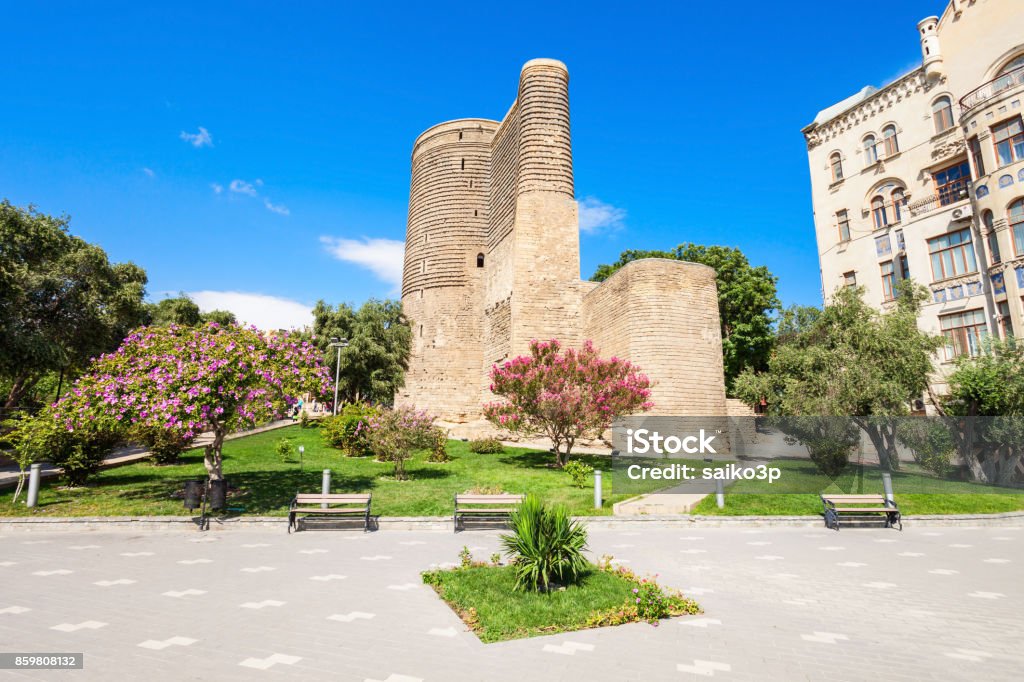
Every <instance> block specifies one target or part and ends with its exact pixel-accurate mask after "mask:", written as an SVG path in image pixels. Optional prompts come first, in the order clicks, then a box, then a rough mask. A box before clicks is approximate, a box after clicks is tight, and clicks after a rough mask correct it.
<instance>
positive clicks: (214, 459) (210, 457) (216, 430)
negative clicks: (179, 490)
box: [203, 424, 227, 481]
mask: <svg viewBox="0 0 1024 682" xmlns="http://www.w3.org/2000/svg"><path fill="white" fill-rule="evenodd" d="M226 435H227V433H225V430H224V427H223V426H221V425H220V424H215V425H214V427H213V442H212V443H210V444H209V445H207V446H206V448H205V456H204V457H203V465H204V466H205V467H206V473H207V474H208V475H209V476H210V480H211V481H220V480H222V479H223V478H224V472H223V471H222V468H221V462H222V460H221V448H222V447H223V446H224V436H226Z"/></svg>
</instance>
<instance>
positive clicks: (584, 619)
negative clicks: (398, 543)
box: [423, 559, 701, 642]
mask: <svg viewBox="0 0 1024 682" xmlns="http://www.w3.org/2000/svg"><path fill="white" fill-rule="evenodd" d="M423 582H425V583H426V584H428V585H430V586H431V587H432V588H433V589H434V591H435V592H437V594H438V595H439V596H440V597H441V599H443V600H444V601H445V602H446V603H447V604H448V605H449V606H450V607H451V608H452V610H454V611H455V612H456V613H457V614H459V617H460V618H462V620H463V622H465V623H466V625H467V626H469V628H470V629H471V630H472V631H473V632H474V633H475V634H476V636H477V637H479V638H480V641H481V642H501V641H505V640H509V639H520V638H523V637H537V636H540V635H551V634H555V633H558V632H571V631H573V630H584V629H587V628H595V627H604V626H610V625H621V624H623V623H636V622H640V621H648V622H650V623H652V624H654V625H656V624H657V623H658V622H659V620H660V618H666V617H671V616H682V615H691V614H697V613H701V609H700V606H698V605H697V603H696V602H694V601H693V600H691V599H687V598H686V597H683V596H682V595H681V594H679V593H678V592H675V591H674V590H668V589H665V588H663V587H660V586H658V584H657V583H656V582H654V581H653V580H650V579H646V578H639V577H638V576H636V575H635V574H634V573H632V572H631V571H629V570H628V569H625V568H614V567H612V565H611V563H610V562H609V561H608V560H607V559H605V560H602V562H601V564H600V565H594V564H590V565H589V566H588V568H587V569H586V570H585V571H584V572H583V573H582V574H581V575H580V576H579V577H578V579H577V580H576V581H575V582H574V583H573V584H571V585H568V586H565V587H559V588H556V589H552V590H550V591H548V592H542V591H524V590H516V589H514V588H515V584H516V574H515V569H514V568H513V567H512V566H493V565H484V564H473V565H471V566H469V567H464V568H456V569H450V570H437V571H426V572H424V573H423ZM659 597H660V599H659ZM638 599H640V600H641V604H637V600H638ZM655 613H659V614H660V615H659V616H658V617H656V616H655V615H653V614H655Z"/></svg>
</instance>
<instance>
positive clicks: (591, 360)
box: [484, 339, 654, 467]
mask: <svg viewBox="0 0 1024 682" xmlns="http://www.w3.org/2000/svg"><path fill="white" fill-rule="evenodd" d="M651 386H652V384H651V381H650V379H648V378H647V377H646V376H645V375H644V374H642V373H641V372H640V369H639V368H638V367H636V366H634V365H633V364H631V363H630V362H629V361H628V360H623V359H621V358H615V357H612V358H610V359H607V360H606V359H603V358H601V357H600V355H599V354H598V352H597V350H595V349H594V346H593V344H591V342H590V341H586V342H584V344H583V347H582V348H580V349H579V350H576V349H573V348H567V349H565V351H564V352H563V351H562V347H561V344H560V343H559V342H558V341H556V340H554V339H552V340H551V341H536V340H534V341H531V342H530V355H522V356H519V357H517V358H514V359H512V360H509V361H508V362H505V363H504V364H501V365H494V366H493V367H492V368H491V392H492V393H494V394H495V395H497V396H500V397H502V398H504V401H501V402H493V403H488V404H485V405H484V416H485V417H487V419H488V420H489V421H490V422H491V423H492V424H494V425H496V426H498V427H501V428H503V429H507V430H509V431H512V432H514V433H524V434H527V435H543V436H547V437H548V438H549V439H550V440H551V443H552V444H553V445H554V450H555V457H556V464H557V465H558V466H559V467H563V466H565V465H566V463H568V461H569V455H570V453H571V452H572V448H573V445H575V443H576V441H577V440H579V439H580V438H587V437H589V438H597V437H598V436H600V434H601V433H602V432H603V431H604V430H605V429H607V428H609V427H610V426H611V423H612V420H613V419H615V418H616V417H618V416H621V415H626V414H633V413H635V412H642V411H644V410H649V409H650V408H652V407H653V406H654V403H652V402H651V401H650V397H651Z"/></svg>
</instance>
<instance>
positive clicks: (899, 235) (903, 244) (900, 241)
mask: <svg viewBox="0 0 1024 682" xmlns="http://www.w3.org/2000/svg"><path fill="white" fill-rule="evenodd" d="M896 250H897V251H899V252H900V253H902V252H904V251H906V250H907V240H906V238H905V237H904V236H903V230H896Z"/></svg>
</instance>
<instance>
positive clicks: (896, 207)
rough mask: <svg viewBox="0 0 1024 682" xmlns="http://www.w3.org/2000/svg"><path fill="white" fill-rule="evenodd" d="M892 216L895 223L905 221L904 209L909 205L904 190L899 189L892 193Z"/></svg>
mask: <svg viewBox="0 0 1024 682" xmlns="http://www.w3.org/2000/svg"><path fill="white" fill-rule="evenodd" d="M891 196H892V214H893V217H894V219H895V220H894V222H897V223H898V222H900V221H901V220H903V207H904V206H906V205H907V197H906V196H905V195H904V194H903V188H902V187H897V188H896V189H894V190H893V191H892V195H891Z"/></svg>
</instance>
